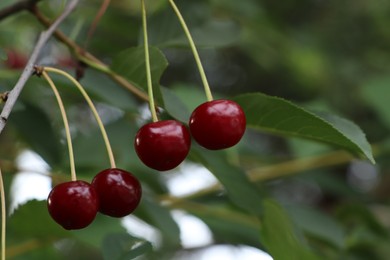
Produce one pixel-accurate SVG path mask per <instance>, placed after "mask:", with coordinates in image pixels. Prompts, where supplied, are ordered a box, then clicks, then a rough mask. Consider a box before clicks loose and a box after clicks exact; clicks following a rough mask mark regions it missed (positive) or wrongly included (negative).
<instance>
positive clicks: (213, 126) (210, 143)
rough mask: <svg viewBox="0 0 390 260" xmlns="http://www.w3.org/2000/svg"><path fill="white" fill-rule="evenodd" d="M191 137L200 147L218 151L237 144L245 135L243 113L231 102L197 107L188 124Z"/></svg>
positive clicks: (222, 100) (238, 106) (207, 103)
mask: <svg viewBox="0 0 390 260" xmlns="http://www.w3.org/2000/svg"><path fill="white" fill-rule="evenodd" d="M189 127H190V131H191V134H192V137H193V138H194V139H195V141H196V142H197V143H199V144H200V145H201V146H203V147H205V148H207V149H210V150H219V149H225V148H228V147H232V146H234V145H235V144H237V143H238V142H239V141H240V140H241V138H242V136H243V135H244V133H245V128H246V118H245V114H244V111H243V110H242V108H241V107H240V105H238V104H237V103H236V102H234V101H231V100H224V99H221V100H213V101H209V102H205V103H203V104H201V105H199V106H198V107H197V108H196V109H195V110H194V111H193V112H192V114H191V117H190V122H189Z"/></svg>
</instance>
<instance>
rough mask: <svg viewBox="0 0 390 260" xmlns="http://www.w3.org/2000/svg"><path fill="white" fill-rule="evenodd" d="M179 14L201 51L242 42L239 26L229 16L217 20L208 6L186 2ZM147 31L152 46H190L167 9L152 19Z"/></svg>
mask: <svg viewBox="0 0 390 260" xmlns="http://www.w3.org/2000/svg"><path fill="white" fill-rule="evenodd" d="M180 11H181V13H182V15H183V17H185V19H186V22H187V24H188V25H189V27H190V30H191V35H192V37H193V39H194V41H195V43H196V46H197V47H198V48H199V47H212V48H221V47H226V46H231V45H233V44H235V43H237V42H238V41H239V40H240V32H241V28H240V26H239V24H238V23H237V22H236V21H234V20H233V19H229V18H228V17H223V18H222V17H218V18H215V17H214V16H212V15H211V12H210V10H209V7H208V6H207V5H204V4H202V3H199V2H197V3H195V2H194V3H187V4H185V5H181V6H180ZM199 16H201V17H199ZM205 16H206V17H205ZM148 32H149V42H150V44H152V45H155V46H159V47H162V48H172V47H189V43H188V39H187V37H186V35H185V33H184V31H183V29H182V27H181V25H180V23H179V21H178V19H177V17H176V15H174V13H172V10H169V9H168V10H167V11H164V12H161V13H159V14H158V15H154V16H152V17H151V19H150V21H149V24H148Z"/></svg>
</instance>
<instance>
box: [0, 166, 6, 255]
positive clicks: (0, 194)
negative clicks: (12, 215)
mask: <svg viewBox="0 0 390 260" xmlns="http://www.w3.org/2000/svg"><path fill="white" fill-rule="evenodd" d="M0 199H1V259H2V260H5V239H6V237H5V232H6V230H5V227H6V217H7V215H6V211H5V192H4V182H3V174H2V173H1V169H0Z"/></svg>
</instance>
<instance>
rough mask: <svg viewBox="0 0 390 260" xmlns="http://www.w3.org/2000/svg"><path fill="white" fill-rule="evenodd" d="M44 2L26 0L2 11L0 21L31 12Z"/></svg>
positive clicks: (0, 11)
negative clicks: (20, 13)
mask: <svg viewBox="0 0 390 260" xmlns="http://www.w3.org/2000/svg"><path fill="white" fill-rule="evenodd" d="M40 1H42V0H24V1H20V2H17V3H15V4H12V5H10V6H7V7H5V8H4V9H2V10H0V21H1V20H3V19H5V18H7V17H9V16H11V15H13V14H16V13H19V12H21V11H24V10H30V9H31V8H33V7H34V6H35V5H36V4H37V3H38V2H40Z"/></svg>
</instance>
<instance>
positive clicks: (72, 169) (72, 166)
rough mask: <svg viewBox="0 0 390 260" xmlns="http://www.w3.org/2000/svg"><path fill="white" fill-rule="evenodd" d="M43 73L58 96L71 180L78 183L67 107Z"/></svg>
mask: <svg viewBox="0 0 390 260" xmlns="http://www.w3.org/2000/svg"><path fill="white" fill-rule="evenodd" d="M41 73H42V75H43V77H44V78H45V79H46V81H47V82H48V83H49V85H50V87H51V88H52V90H53V92H54V95H55V96H56V99H57V103H58V106H59V108H60V110H61V116H62V120H63V122H64V127H65V134H66V142H67V143H68V150H69V162H70V174H71V180H72V181H76V180H77V177H76V167H75V163H74V153H73V146H72V139H71V136H70V129H69V122H68V118H67V117H66V112H65V107H64V104H63V102H62V99H61V96H60V94H59V93H58V89H57V87H56V85H55V84H54V82H53V80H52V79H51V78H50V76H49V75H48V74H47V72H46V71H44V70H42V72H41Z"/></svg>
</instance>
